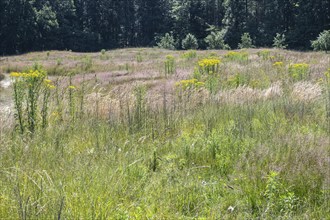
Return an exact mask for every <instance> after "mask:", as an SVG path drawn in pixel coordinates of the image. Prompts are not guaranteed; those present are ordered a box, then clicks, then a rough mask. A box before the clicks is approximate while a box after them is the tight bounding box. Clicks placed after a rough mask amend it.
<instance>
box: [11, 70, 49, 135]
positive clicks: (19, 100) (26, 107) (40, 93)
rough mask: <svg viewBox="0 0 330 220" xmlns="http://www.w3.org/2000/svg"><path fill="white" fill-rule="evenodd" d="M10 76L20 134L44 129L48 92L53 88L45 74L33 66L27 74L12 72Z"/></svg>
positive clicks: (46, 116)
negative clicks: (39, 128)
mask: <svg viewBox="0 0 330 220" xmlns="http://www.w3.org/2000/svg"><path fill="white" fill-rule="evenodd" d="M10 76H11V78H12V80H13V89H14V91H13V93H14V94H13V95H14V106H15V110H16V117H15V118H16V121H17V123H18V127H19V130H20V132H21V133H22V134H23V133H24V132H25V131H29V132H30V133H34V132H35V130H36V129H37V128H38V127H43V128H45V127H46V125H47V118H48V105H49V97H50V90H51V89H54V88H55V86H54V85H53V83H52V81H51V80H49V79H47V72H46V71H44V70H43V69H42V68H41V67H40V66H38V65H35V66H34V68H33V69H31V70H28V71H27V72H12V73H11V74H10ZM39 117H41V119H42V120H41V123H40V121H39Z"/></svg>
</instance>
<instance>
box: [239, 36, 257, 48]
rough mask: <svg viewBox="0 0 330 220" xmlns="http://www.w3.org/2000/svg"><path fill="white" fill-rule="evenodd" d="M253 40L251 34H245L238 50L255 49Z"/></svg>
mask: <svg viewBox="0 0 330 220" xmlns="http://www.w3.org/2000/svg"><path fill="white" fill-rule="evenodd" d="M253 47H254V46H253V44H252V39H251V37H250V34H249V33H244V34H242V36H241V43H239V44H238V48H240V49H242V48H253Z"/></svg>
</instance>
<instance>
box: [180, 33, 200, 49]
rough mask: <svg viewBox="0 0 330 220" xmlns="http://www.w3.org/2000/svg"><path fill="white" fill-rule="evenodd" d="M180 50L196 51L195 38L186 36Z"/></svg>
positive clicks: (189, 35) (196, 43) (190, 35)
mask: <svg viewBox="0 0 330 220" xmlns="http://www.w3.org/2000/svg"><path fill="white" fill-rule="evenodd" d="M182 48H183V49H185V50H189V49H197V48H198V42H197V38H196V37H195V36H194V35H192V34H187V36H186V37H185V38H184V39H183V40H182Z"/></svg>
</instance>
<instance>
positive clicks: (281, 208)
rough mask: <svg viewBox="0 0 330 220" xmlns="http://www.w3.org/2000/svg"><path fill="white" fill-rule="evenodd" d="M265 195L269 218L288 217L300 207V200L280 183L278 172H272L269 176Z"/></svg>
mask: <svg viewBox="0 0 330 220" xmlns="http://www.w3.org/2000/svg"><path fill="white" fill-rule="evenodd" d="M264 194H265V197H266V199H267V208H266V211H265V212H266V214H267V215H268V216H277V215H279V214H281V215H284V216H287V217H288V216H289V215H290V214H292V212H294V211H295V210H296V208H297V207H298V198H297V197H296V196H295V195H294V193H293V192H289V191H288V190H287V189H285V187H284V186H283V185H282V184H281V182H280V179H279V174H278V173H277V172H273V171H272V172H270V174H269V175H268V177H267V185H266V190H265V193H264Z"/></svg>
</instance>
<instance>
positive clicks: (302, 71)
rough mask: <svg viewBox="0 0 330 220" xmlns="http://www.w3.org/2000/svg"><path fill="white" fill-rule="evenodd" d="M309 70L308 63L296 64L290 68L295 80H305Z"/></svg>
mask: <svg viewBox="0 0 330 220" xmlns="http://www.w3.org/2000/svg"><path fill="white" fill-rule="evenodd" d="M308 70H309V65H308V64H307V63H296V64H291V65H290V66H289V73H290V75H291V77H293V78H294V79H303V78H304V77H305V76H306V75H307V73H308Z"/></svg>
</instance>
